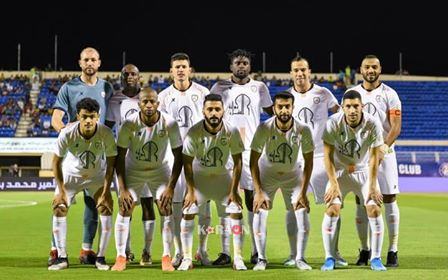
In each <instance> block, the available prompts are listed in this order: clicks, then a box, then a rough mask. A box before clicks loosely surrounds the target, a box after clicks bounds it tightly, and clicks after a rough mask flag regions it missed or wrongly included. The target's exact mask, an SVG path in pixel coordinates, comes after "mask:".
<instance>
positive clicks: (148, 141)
mask: <svg viewBox="0 0 448 280" xmlns="http://www.w3.org/2000/svg"><path fill="white" fill-rule="evenodd" d="M168 144H170V145H171V148H172V149H175V148H178V147H180V146H182V138H181V136H180V132H179V127H178V126H177V123H176V121H175V120H174V119H173V118H172V117H170V116H169V115H167V114H165V113H162V112H160V117H159V120H158V121H157V122H156V123H155V124H154V125H153V126H152V127H148V126H146V125H145V124H144V123H143V122H142V121H141V119H140V114H133V115H132V116H130V117H128V118H127V119H125V120H124V122H123V125H122V126H121V129H120V132H119V133H118V142H117V145H118V146H119V147H121V148H128V149H129V150H128V153H127V154H126V170H132V171H147V170H154V169H158V168H161V167H162V166H163V167H166V166H167V165H168V159H167V157H166V153H167V150H168V149H167V147H168Z"/></svg>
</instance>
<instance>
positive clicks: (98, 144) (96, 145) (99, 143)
mask: <svg viewBox="0 0 448 280" xmlns="http://www.w3.org/2000/svg"><path fill="white" fill-rule="evenodd" d="M99 148H101V142H100V141H97V142H95V149H99Z"/></svg>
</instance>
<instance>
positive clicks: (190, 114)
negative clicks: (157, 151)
mask: <svg viewBox="0 0 448 280" xmlns="http://www.w3.org/2000/svg"><path fill="white" fill-rule="evenodd" d="M208 93H209V90H208V89H207V88H206V87H204V86H201V85H200V84H198V83H195V82H192V83H191V85H190V87H189V88H188V89H187V90H186V91H180V90H178V89H176V88H175V87H174V85H171V86H169V87H167V88H166V89H164V90H162V91H161V92H160V93H159V102H160V110H161V111H162V112H164V113H167V114H168V115H170V116H172V117H173V118H174V119H175V120H176V121H177V124H178V125H179V130H180V134H181V135H182V138H185V135H186V134H187V131H188V129H189V128H190V127H192V126H193V125H194V124H195V123H197V122H198V121H200V120H202V119H203V114H202V107H203V103H204V97H205V96H206V95H207V94H208Z"/></svg>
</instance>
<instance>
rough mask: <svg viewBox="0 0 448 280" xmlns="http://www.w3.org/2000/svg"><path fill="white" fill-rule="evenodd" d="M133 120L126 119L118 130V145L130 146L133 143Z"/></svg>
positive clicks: (121, 146)
mask: <svg viewBox="0 0 448 280" xmlns="http://www.w3.org/2000/svg"><path fill="white" fill-rule="evenodd" d="M131 134H132V130H131V122H129V121H127V120H125V121H124V123H123V125H122V126H121V128H120V131H119V132H118V140H117V146H118V147H120V148H129V145H130V143H131Z"/></svg>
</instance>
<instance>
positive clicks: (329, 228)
mask: <svg viewBox="0 0 448 280" xmlns="http://www.w3.org/2000/svg"><path fill="white" fill-rule="evenodd" d="M338 220H339V216H336V217H330V216H328V215H327V213H325V214H324V219H323V221H322V239H323V242H324V250H325V259H327V258H335V257H336V256H335V247H336V239H335V237H336V227H337V223H338Z"/></svg>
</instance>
